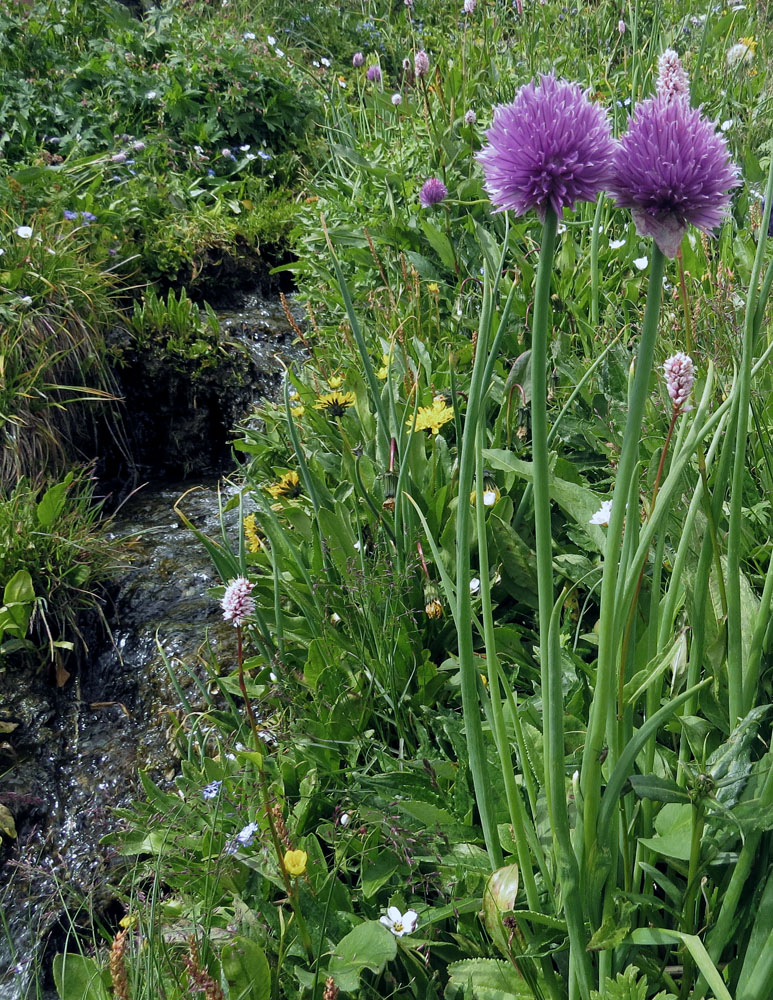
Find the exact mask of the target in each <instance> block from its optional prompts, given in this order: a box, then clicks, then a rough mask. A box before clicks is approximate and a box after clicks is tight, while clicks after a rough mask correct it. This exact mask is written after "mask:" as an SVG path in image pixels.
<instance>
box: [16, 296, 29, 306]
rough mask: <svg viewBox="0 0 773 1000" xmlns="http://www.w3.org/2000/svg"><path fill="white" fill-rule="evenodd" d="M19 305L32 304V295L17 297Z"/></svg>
mask: <svg viewBox="0 0 773 1000" xmlns="http://www.w3.org/2000/svg"><path fill="white" fill-rule="evenodd" d="M19 305H21V306H31V305H32V296H31V295H22V296H20V298H19Z"/></svg>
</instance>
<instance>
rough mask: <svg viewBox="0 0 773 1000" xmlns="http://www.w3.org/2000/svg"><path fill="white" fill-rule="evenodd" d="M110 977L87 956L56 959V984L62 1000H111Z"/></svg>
mask: <svg viewBox="0 0 773 1000" xmlns="http://www.w3.org/2000/svg"><path fill="white" fill-rule="evenodd" d="M109 975H110V974H109V973H108V972H107V970H105V971H104V972H103V971H101V970H100V968H99V966H98V965H97V963H96V962H95V961H94V959H93V958H87V957H86V956H85V955H76V954H62V955H57V956H56V957H55V958H54V983H55V985H56V992H57V993H58V994H59V997H60V1000H109V998H110V994H109V993H108V989H107V985H106V983H107V982H109V981H110V979H109Z"/></svg>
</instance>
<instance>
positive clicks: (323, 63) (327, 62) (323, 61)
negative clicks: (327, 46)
mask: <svg viewBox="0 0 773 1000" xmlns="http://www.w3.org/2000/svg"><path fill="white" fill-rule="evenodd" d="M320 62H321V63H322V65H323V66H324V67H325V68H326V69H327V67H328V66H329V65H330V60H329V59H325V57H324V56H323V57H322V58H321V59H320Z"/></svg>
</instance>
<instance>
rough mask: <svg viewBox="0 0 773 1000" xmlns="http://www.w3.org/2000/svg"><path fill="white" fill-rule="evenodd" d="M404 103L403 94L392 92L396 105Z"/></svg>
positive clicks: (393, 101) (393, 102)
mask: <svg viewBox="0 0 773 1000" xmlns="http://www.w3.org/2000/svg"><path fill="white" fill-rule="evenodd" d="M402 103H403V95H402V94H392V104H394V106H395V107H398V106H399V105H400V104H402Z"/></svg>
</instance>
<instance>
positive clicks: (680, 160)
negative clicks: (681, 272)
mask: <svg viewBox="0 0 773 1000" xmlns="http://www.w3.org/2000/svg"><path fill="white" fill-rule="evenodd" d="M739 183H740V181H739V178H738V170H737V168H736V166H735V164H734V163H733V161H732V160H731V159H730V154H729V152H728V149H727V145H726V143H725V140H724V138H723V137H722V136H721V135H720V134H719V133H718V132H717V131H716V129H715V128H714V125H713V124H712V123H711V122H709V121H707V120H706V119H705V118H703V116H702V115H701V112H700V109H699V108H691V107H690V105H689V104H688V103H687V101H685V100H673V99H671V98H670V97H667V96H658V97H650V98H648V99H647V100H646V101H642V102H641V104H639V105H638V106H637V107H636V109H635V110H634V114H633V118H631V119H630V120H629V123H628V131H627V132H626V134H625V135H624V136H623V138H622V139H621V141H620V146H619V147H618V150H617V152H616V153H615V157H614V163H613V170H612V178H611V179H610V181H609V184H608V190H609V192H610V194H611V195H612V196H613V197H614V199H615V201H616V203H617V205H618V207H620V208H629V209H630V210H631V215H632V216H633V221H634V222H635V223H636V229H637V232H638V233H639V234H640V235H641V236H652V237H653V239H654V240H655V242H656V243H657V245H658V247H659V248H660V250H661V251H662V252H663V253H664V254H665V255H666V256H667V257H675V256H676V253H677V251H678V250H679V246H680V244H681V242H682V237H683V236H684V234H685V231H686V230H687V226H688V224H690V223H692V224H693V225H694V226H697V228H698V229H701V230H703V232H708V231H709V230H711V229H716V227H717V226H718V225H719V224H720V223H721V222H722V218H723V216H724V214H725V212H726V210H727V206H728V203H729V200H730V196H729V192H730V189H731V188H734V187H736V186H737V185H738V184H739Z"/></svg>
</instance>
